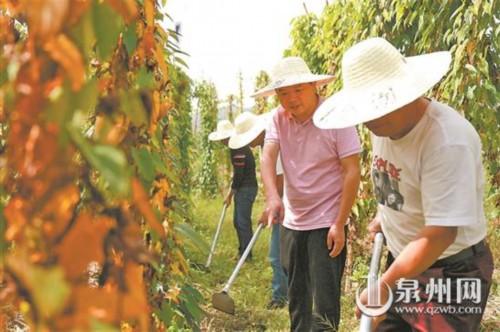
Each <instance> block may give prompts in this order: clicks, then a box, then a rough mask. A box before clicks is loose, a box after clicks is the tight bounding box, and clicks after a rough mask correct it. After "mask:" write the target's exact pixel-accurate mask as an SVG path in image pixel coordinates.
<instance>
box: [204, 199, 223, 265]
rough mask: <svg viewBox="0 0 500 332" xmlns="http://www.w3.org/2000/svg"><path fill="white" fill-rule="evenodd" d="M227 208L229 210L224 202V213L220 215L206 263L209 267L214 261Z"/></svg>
mask: <svg viewBox="0 0 500 332" xmlns="http://www.w3.org/2000/svg"><path fill="white" fill-rule="evenodd" d="M226 210H227V204H226V203H224V206H223V207H222V213H221V215H220V219H219V223H218V224H217V229H216V231H215V235H214V238H213V240H212V246H211V247H210V253H209V254H208V258H207V263H206V264H205V267H206V268H207V269H208V267H209V266H210V264H211V263H212V257H213V255H214V252H215V245H216V244H217V240H218V239H219V234H220V230H221V228H222V223H223V222H224V217H225V216H226Z"/></svg>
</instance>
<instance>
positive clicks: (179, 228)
mask: <svg viewBox="0 0 500 332" xmlns="http://www.w3.org/2000/svg"><path fill="white" fill-rule="evenodd" d="M174 229H175V231H176V234H178V235H179V236H180V237H181V238H182V239H183V240H184V241H185V242H186V243H187V244H191V245H192V246H193V247H194V248H196V249H198V250H199V251H200V252H202V253H207V252H209V251H210V247H209V246H208V243H207V242H206V241H205V239H204V238H203V237H201V235H200V234H198V232H196V231H195V230H194V229H193V228H192V227H191V226H190V225H189V224H186V223H182V224H179V223H176V224H175V225H174Z"/></svg>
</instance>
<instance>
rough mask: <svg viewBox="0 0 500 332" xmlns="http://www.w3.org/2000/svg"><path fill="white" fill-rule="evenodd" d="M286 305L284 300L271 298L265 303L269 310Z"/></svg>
mask: <svg viewBox="0 0 500 332" xmlns="http://www.w3.org/2000/svg"><path fill="white" fill-rule="evenodd" d="M284 307H286V300H275V299H273V300H271V302H269V303H268V304H267V309H269V310H275V309H281V308H284Z"/></svg>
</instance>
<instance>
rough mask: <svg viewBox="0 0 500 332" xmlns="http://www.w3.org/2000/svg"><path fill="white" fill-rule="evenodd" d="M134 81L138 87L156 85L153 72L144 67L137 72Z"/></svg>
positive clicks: (152, 87)
mask: <svg viewBox="0 0 500 332" xmlns="http://www.w3.org/2000/svg"><path fill="white" fill-rule="evenodd" d="M136 82H137V85H138V87H139V89H154V87H155V85H156V83H155V78H154V77H153V73H151V72H149V71H148V70H146V68H144V67H143V68H141V69H140V70H139V71H138V72H137V77H136Z"/></svg>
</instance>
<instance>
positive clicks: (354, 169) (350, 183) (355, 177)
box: [327, 154, 360, 257]
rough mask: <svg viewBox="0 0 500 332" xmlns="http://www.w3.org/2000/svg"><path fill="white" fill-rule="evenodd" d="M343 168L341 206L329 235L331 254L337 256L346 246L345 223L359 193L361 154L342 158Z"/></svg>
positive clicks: (328, 241) (328, 242) (328, 244)
mask: <svg viewBox="0 0 500 332" xmlns="http://www.w3.org/2000/svg"><path fill="white" fill-rule="evenodd" d="M340 164H341V165H342V169H343V181H344V182H343V185H342V195H341V200H340V208H339V213H338V215H337V218H336V219H335V220H334V222H333V224H332V226H331V227H330V231H329V232H328V236H327V246H328V249H329V250H330V256H332V257H335V256H337V255H338V254H339V253H340V252H341V251H342V248H344V244H345V234H344V225H345V223H346V221H347V218H348V217H349V214H350V212H351V208H352V205H353V204H354V200H355V199H356V194H357V193H358V187H359V179H360V170H359V155H358V154H353V155H350V156H348V157H346V158H342V159H340Z"/></svg>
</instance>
